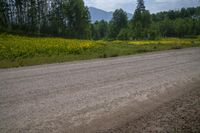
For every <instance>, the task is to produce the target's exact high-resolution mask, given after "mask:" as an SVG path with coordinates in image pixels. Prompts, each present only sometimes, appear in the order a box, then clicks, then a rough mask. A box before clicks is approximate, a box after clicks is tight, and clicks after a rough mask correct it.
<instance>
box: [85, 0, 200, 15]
mask: <svg viewBox="0 0 200 133" xmlns="http://www.w3.org/2000/svg"><path fill="white" fill-rule="evenodd" d="M84 1H85V4H86V5H87V6H89V7H91V6H92V7H96V8H100V9H103V10H105V11H114V10H115V9H118V8H122V9H124V10H125V11H126V12H129V13H133V11H134V10H135V7H136V1H137V0H84ZM144 1H145V6H146V9H147V10H150V12H152V13H155V12H158V11H163V10H170V9H180V8H182V7H195V6H200V0H144Z"/></svg>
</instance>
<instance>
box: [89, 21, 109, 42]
mask: <svg viewBox="0 0 200 133" xmlns="http://www.w3.org/2000/svg"><path fill="white" fill-rule="evenodd" d="M108 28H109V26H108V23H107V22H106V21H104V20H101V21H96V22H95V23H94V24H93V25H91V32H92V39H94V40H99V39H105V38H106V37H107V35H108V32H109V31H108Z"/></svg>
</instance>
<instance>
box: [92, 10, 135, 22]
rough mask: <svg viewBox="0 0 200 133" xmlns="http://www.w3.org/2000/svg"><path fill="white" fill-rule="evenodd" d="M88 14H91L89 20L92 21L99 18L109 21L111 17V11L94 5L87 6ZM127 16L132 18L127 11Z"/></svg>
mask: <svg viewBox="0 0 200 133" xmlns="http://www.w3.org/2000/svg"><path fill="white" fill-rule="evenodd" d="M89 11H90V15H91V21H92V22H93V23H94V22H95V21H97V20H98V21H99V20H102V19H103V20H105V21H110V20H111V19H112V15H113V12H107V11H104V10H101V9H98V8H95V7H89ZM127 16H128V18H129V19H131V18H132V16H133V15H132V14H130V13H127Z"/></svg>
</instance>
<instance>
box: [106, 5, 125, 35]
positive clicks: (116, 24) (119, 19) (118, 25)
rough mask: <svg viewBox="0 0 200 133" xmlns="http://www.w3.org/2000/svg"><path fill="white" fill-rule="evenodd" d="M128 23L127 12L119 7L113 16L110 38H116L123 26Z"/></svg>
mask: <svg viewBox="0 0 200 133" xmlns="http://www.w3.org/2000/svg"><path fill="white" fill-rule="evenodd" d="M127 25H128V18H127V13H126V12H124V11H123V10H122V9H117V10H115V12H114V13H113V18H112V20H111V21H110V30H109V31H110V32H109V38H111V39H116V38H117V36H118V34H119V33H120V31H121V30H122V29H123V28H126V27H127Z"/></svg>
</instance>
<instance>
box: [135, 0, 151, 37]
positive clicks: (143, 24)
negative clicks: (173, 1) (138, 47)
mask: <svg viewBox="0 0 200 133" xmlns="http://www.w3.org/2000/svg"><path fill="white" fill-rule="evenodd" d="M150 25H151V15H150V13H149V11H148V10H145V6H144V1H143V0H138V5H137V8H136V10H135V12H134V15H133V18H132V30H133V31H134V32H133V33H134V35H132V36H133V38H136V39H140V38H148V34H149V33H148V32H147V31H148V30H147V29H148V28H149V27H150Z"/></svg>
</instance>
